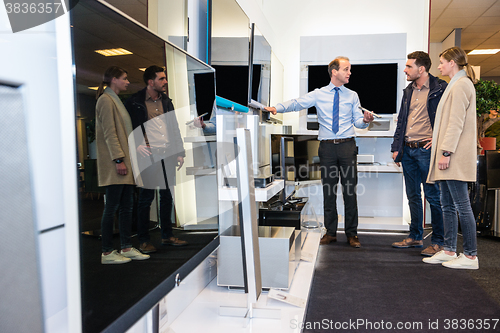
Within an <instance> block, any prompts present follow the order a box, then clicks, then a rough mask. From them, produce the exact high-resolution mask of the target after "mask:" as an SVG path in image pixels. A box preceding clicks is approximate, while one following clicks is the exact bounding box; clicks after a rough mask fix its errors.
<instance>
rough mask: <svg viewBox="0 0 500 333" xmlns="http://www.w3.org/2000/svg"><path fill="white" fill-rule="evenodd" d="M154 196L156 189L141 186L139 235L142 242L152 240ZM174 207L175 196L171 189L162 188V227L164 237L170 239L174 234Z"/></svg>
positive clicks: (138, 212)
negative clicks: (150, 219) (150, 235)
mask: <svg viewBox="0 0 500 333" xmlns="http://www.w3.org/2000/svg"><path fill="white" fill-rule="evenodd" d="M154 196H155V190H151V189H144V188H141V192H140V194H139V202H138V205H137V214H138V220H137V235H138V237H139V242H141V243H145V242H149V240H150V237H149V212H150V210H151V203H152V202H153V199H154ZM172 209H173V198H172V194H171V193H170V189H168V188H167V189H166V190H160V228H161V238H162V239H168V238H170V237H172V236H173V235H174V234H173V232H172V218H171V217H172Z"/></svg>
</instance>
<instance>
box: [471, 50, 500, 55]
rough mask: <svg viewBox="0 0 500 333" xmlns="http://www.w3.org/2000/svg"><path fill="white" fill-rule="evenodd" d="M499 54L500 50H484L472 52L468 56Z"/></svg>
mask: <svg viewBox="0 0 500 333" xmlns="http://www.w3.org/2000/svg"><path fill="white" fill-rule="evenodd" d="M498 52H500V49H484V50H472V51H470V52H469V53H468V54H469V55H478V54H496V53H498Z"/></svg>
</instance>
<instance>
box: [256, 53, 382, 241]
mask: <svg viewBox="0 0 500 333" xmlns="http://www.w3.org/2000/svg"><path fill="white" fill-rule="evenodd" d="M328 74H329V75H330V78H331V81H330V84H329V85H327V86H325V87H323V88H320V89H315V90H314V91H311V92H309V93H308V94H306V95H304V96H302V97H300V98H297V99H292V100H290V101H288V102H284V103H279V104H277V105H276V107H266V110H267V111H270V112H271V113H272V114H273V115H274V114H276V113H277V112H289V111H299V110H303V109H307V108H310V107H312V106H315V107H316V109H317V110H318V121H319V134H318V140H319V141H320V145H319V151H318V155H319V158H320V167H321V182H322V184H323V206H324V207H323V209H324V219H325V227H326V230H327V231H326V234H325V235H324V236H323V238H321V242H320V244H322V245H326V244H330V243H331V242H336V241H337V226H338V213H337V186H338V182H339V178H340V183H341V184H342V195H343V198H344V210H345V234H346V236H347V242H348V243H349V245H350V246H352V247H355V248H359V247H361V243H360V242H359V239H358V203H357V195H356V185H357V183H358V171H357V154H358V153H357V147H356V141H355V140H354V136H355V132H354V127H353V126H356V127H357V128H366V127H368V124H369V123H370V122H371V121H373V115H371V114H370V113H368V112H365V114H364V115H363V113H362V111H361V110H360V109H359V106H360V103H359V97H358V94H357V93H356V92H354V91H352V90H350V89H348V88H346V87H344V84H346V83H348V82H349V77H350V76H351V64H350V63H349V58H346V57H337V58H335V59H334V60H333V61H332V62H330V64H329V65H328Z"/></svg>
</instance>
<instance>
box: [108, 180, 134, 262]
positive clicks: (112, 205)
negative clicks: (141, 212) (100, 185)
mask: <svg viewBox="0 0 500 333" xmlns="http://www.w3.org/2000/svg"><path fill="white" fill-rule="evenodd" d="M134 187H135V185H109V186H106V204H105V205H104V212H103V213H102V219H101V235H102V236H101V238H102V252H111V251H113V224H114V222H115V214H116V211H119V213H118V220H119V229H120V243H121V248H122V249H126V248H129V247H132V242H131V241H130V234H131V233H132V210H133V205H134Z"/></svg>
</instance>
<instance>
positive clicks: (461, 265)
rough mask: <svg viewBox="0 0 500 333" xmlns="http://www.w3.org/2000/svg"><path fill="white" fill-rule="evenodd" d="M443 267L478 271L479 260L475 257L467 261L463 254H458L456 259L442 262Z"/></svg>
mask: <svg viewBox="0 0 500 333" xmlns="http://www.w3.org/2000/svg"><path fill="white" fill-rule="evenodd" d="M443 266H444V267H448V268H456V269H479V260H478V259H477V257H476V259H469V258H467V257H466V256H465V254H463V253H460V255H459V256H458V258H456V259H453V260H450V261H447V262H443Z"/></svg>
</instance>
